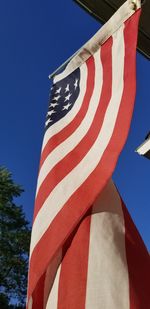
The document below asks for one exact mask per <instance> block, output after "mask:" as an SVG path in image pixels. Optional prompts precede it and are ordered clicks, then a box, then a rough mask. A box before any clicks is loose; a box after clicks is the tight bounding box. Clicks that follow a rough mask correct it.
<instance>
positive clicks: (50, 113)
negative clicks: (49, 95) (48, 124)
mask: <svg viewBox="0 0 150 309" xmlns="http://www.w3.org/2000/svg"><path fill="white" fill-rule="evenodd" d="M52 104H53V103H52ZM54 104H57V103H54ZM54 113H56V112H55V111H54V109H52V110H51V111H49V112H48V113H47V115H48V116H51V115H52V114H54Z"/></svg>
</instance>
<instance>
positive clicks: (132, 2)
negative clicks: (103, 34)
mask: <svg viewBox="0 0 150 309" xmlns="http://www.w3.org/2000/svg"><path fill="white" fill-rule="evenodd" d="M144 3H145V0H141V5H143V4H144ZM131 4H133V10H134V11H136V9H137V6H138V5H137V0H131ZM84 47H85V44H84V45H83V46H82V47H80V48H79V49H78V50H77V51H76V52H75V53H74V54H73V55H72V56H70V57H69V58H68V59H67V60H66V61H65V62H63V64H61V65H60V66H59V67H58V68H57V69H56V70H55V71H54V72H52V73H51V74H50V75H49V76H48V78H49V79H51V78H53V77H54V76H55V75H56V74H57V73H58V72H59V71H60V70H61V69H63V67H64V66H65V65H67V64H68V63H69V62H70V60H71V59H72V58H73V57H74V56H76V55H77V54H78V53H80V51H82V49H83V48H84Z"/></svg>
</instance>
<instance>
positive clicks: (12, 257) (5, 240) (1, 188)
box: [0, 167, 30, 309]
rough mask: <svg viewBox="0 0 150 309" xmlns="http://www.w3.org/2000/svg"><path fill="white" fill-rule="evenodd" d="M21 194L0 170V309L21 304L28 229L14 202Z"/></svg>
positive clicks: (23, 295)
mask: <svg viewBox="0 0 150 309" xmlns="http://www.w3.org/2000/svg"><path fill="white" fill-rule="evenodd" d="M22 192H23V189H22V188H21V187H20V186H19V185H17V184H15V183H14V181H13V180H12V175H11V173H9V171H8V170H7V169H5V168H3V167H0V308H4V309H5V307H6V308H12V307H9V306H8V305H7V304H8V303H10V302H11V299H13V301H14V300H15V301H16V303H18V305H24V304H25V297H26V287H27V270H28V251H29V242H30V228H29V225H28V221H27V220H26V218H25V214H24V212H23V210H22V207H21V206H17V205H16V204H15V202H14V198H16V197H19V196H20V195H21V193H22ZM2 303H3V307H2ZM16 308H17V307H16Z"/></svg>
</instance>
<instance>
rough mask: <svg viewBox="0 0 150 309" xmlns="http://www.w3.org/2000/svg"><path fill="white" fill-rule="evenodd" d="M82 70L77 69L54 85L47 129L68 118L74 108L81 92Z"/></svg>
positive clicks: (46, 123) (46, 124)
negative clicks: (65, 117) (67, 115)
mask: <svg viewBox="0 0 150 309" xmlns="http://www.w3.org/2000/svg"><path fill="white" fill-rule="evenodd" d="M79 85H80V69H79V68H78V69H76V70H75V71H74V72H73V73H71V74H70V75H68V76H67V77H66V78H64V79H62V80H61V81H59V82H57V83H56V84H53V86H52V88H51V95H50V99H49V107H48V113H47V116H46V122H45V129H46V130H47V129H48V128H49V127H50V126H52V125H53V124H54V123H55V122H57V121H58V120H60V119H61V118H63V117H64V116H66V114H68V112H69V111H70V110H71V109H72V107H73V106H74V104H75V102H76V100H77V98H78V95H79V91H80V87H79Z"/></svg>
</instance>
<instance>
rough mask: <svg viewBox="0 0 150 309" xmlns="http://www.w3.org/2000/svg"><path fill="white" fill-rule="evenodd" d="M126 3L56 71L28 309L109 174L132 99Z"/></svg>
mask: <svg viewBox="0 0 150 309" xmlns="http://www.w3.org/2000/svg"><path fill="white" fill-rule="evenodd" d="M136 8H137V10H135V5H133V3H132V1H127V2H126V3H124V5H123V6H122V7H121V8H120V9H119V10H118V11H117V12H116V13H115V14H114V16H113V17H112V18H111V19H110V20H109V21H108V23H106V24H105V25H104V26H103V27H102V28H101V29H100V30H99V31H98V33H96V35H94V37H93V38H92V39H91V40H89V41H88V42H87V43H86V44H85V45H84V47H83V48H82V50H81V51H80V52H79V53H78V54H77V55H76V56H75V57H74V58H73V59H72V60H71V61H70V62H69V64H68V65H67V66H66V68H65V70H64V71H63V72H62V73H60V74H58V75H56V76H55V77H54V81H53V86H52V89H51V96H50V102H49V108H48V113H47V116H46V122H45V134H44V139H43V146H42V152H41V160H40V168H39V175H38V182H37V191H36V198H35V209H34V219H33V227H32V237H31V245H30V266H29V267H30V269H29V280H28V301H27V308H28V309H31V308H32V309H35V308H36V309H38V308H39V309H43V308H44V309H45V308H46V303H47V300H48V297H49V295H50V293H51V289H52V286H53V282H54V278H55V276H56V272H57V269H58V267H59V265H60V263H61V261H62V259H63V254H64V248H63V246H64V244H65V242H66V241H67V239H70V237H71V235H72V233H74V231H75V230H76V228H77V226H78V224H79V223H80V221H81V220H82V219H83V217H84V216H85V214H86V213H87V211H88V210H89V209H90V208H91V205H93V203H94V201H95V199H96V197H97V196H98V195H99V194H100V192H101V191H102V190H103V188H104V187H105V185H106V184H107V182H108V180H109V179H110V177H111V175H112V173H113V171H114V168H115V165H116V162H117V159H118V156H119V154H120V152H121V150H122V148H123V146H124V143H125V141H126V138H127V135H128V131H129V127H130V122H131V117H132V112H133V106H134V99H135V84H136V79H135V75H136V74H135V73H136V72H135V56H136V43H137V32H138V20H139V15H140V1H137V7H136Z"/></svg>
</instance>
